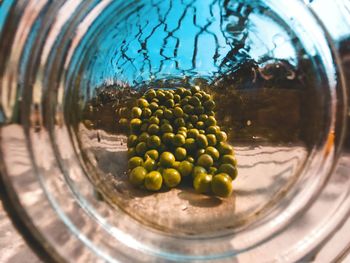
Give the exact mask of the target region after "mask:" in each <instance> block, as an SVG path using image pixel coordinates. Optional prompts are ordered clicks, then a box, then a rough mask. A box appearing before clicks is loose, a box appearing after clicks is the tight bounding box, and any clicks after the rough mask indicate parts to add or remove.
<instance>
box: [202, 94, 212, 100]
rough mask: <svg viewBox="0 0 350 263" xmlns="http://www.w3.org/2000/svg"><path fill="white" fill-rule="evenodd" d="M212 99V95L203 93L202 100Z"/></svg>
mask: <svg viewBox="0 0 350 263" xmlns="http://www.w3.org/2000/svg"><path fill="white" fill-rule="evenodd" d="M208 100H211V96H210V95H209V94H207V93H205V94H203V95H202V101H208Z"/></svg>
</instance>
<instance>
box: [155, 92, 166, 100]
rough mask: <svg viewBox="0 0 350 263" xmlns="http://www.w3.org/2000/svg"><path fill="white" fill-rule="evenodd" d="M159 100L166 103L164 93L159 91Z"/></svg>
mask: <svg viewBox="0 0 350 263" xmlns="http://www.w3.org/2000/svg"><path fill="white" fill-rule="evenodd" d="M157 98H158V99H159V101H164V100H165V94H164V92H162V91H160V90H157Z"/></svg>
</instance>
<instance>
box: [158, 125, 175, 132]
mask: <svg viewBox="0 0 350 263" xmlns="http://www.w3.org/2000/svg"><path fill="white" fill-rule="evenodd" d="M160 130H161V132H163V133H167V132H173V127H172V126H171V125H170V124H168V123H165V124H162V125H161V126H160Z"/></svg>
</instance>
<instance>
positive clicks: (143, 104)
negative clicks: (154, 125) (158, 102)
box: [137, 98, 149, 109]
mask: <svg viewBox="0 0 350 263" xmlns="http://www.w3.org/2000/svg"><path fill="white" fill-rule="evenodd" d="M137 106H139V107H140V108H141V109H143V108H147V107H148V106H149V103H148V101H147V100H145V99H142V98H141V99H138V100H137Z"/></svg>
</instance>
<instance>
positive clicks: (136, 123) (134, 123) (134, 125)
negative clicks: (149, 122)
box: [130, 118, 142, 131]
mask: <svg viewBox="0 0 350 263" xmlns="http://www.w3.org/2000/svg"><path fill="white" fill-rule="evenodd" d="M141 125H142V121H141V120H140V119H137V118H135V119H132V120H131V121H130V129H131V130H132V131H138V130H139V129H140V128H141Z"/></svg>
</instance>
